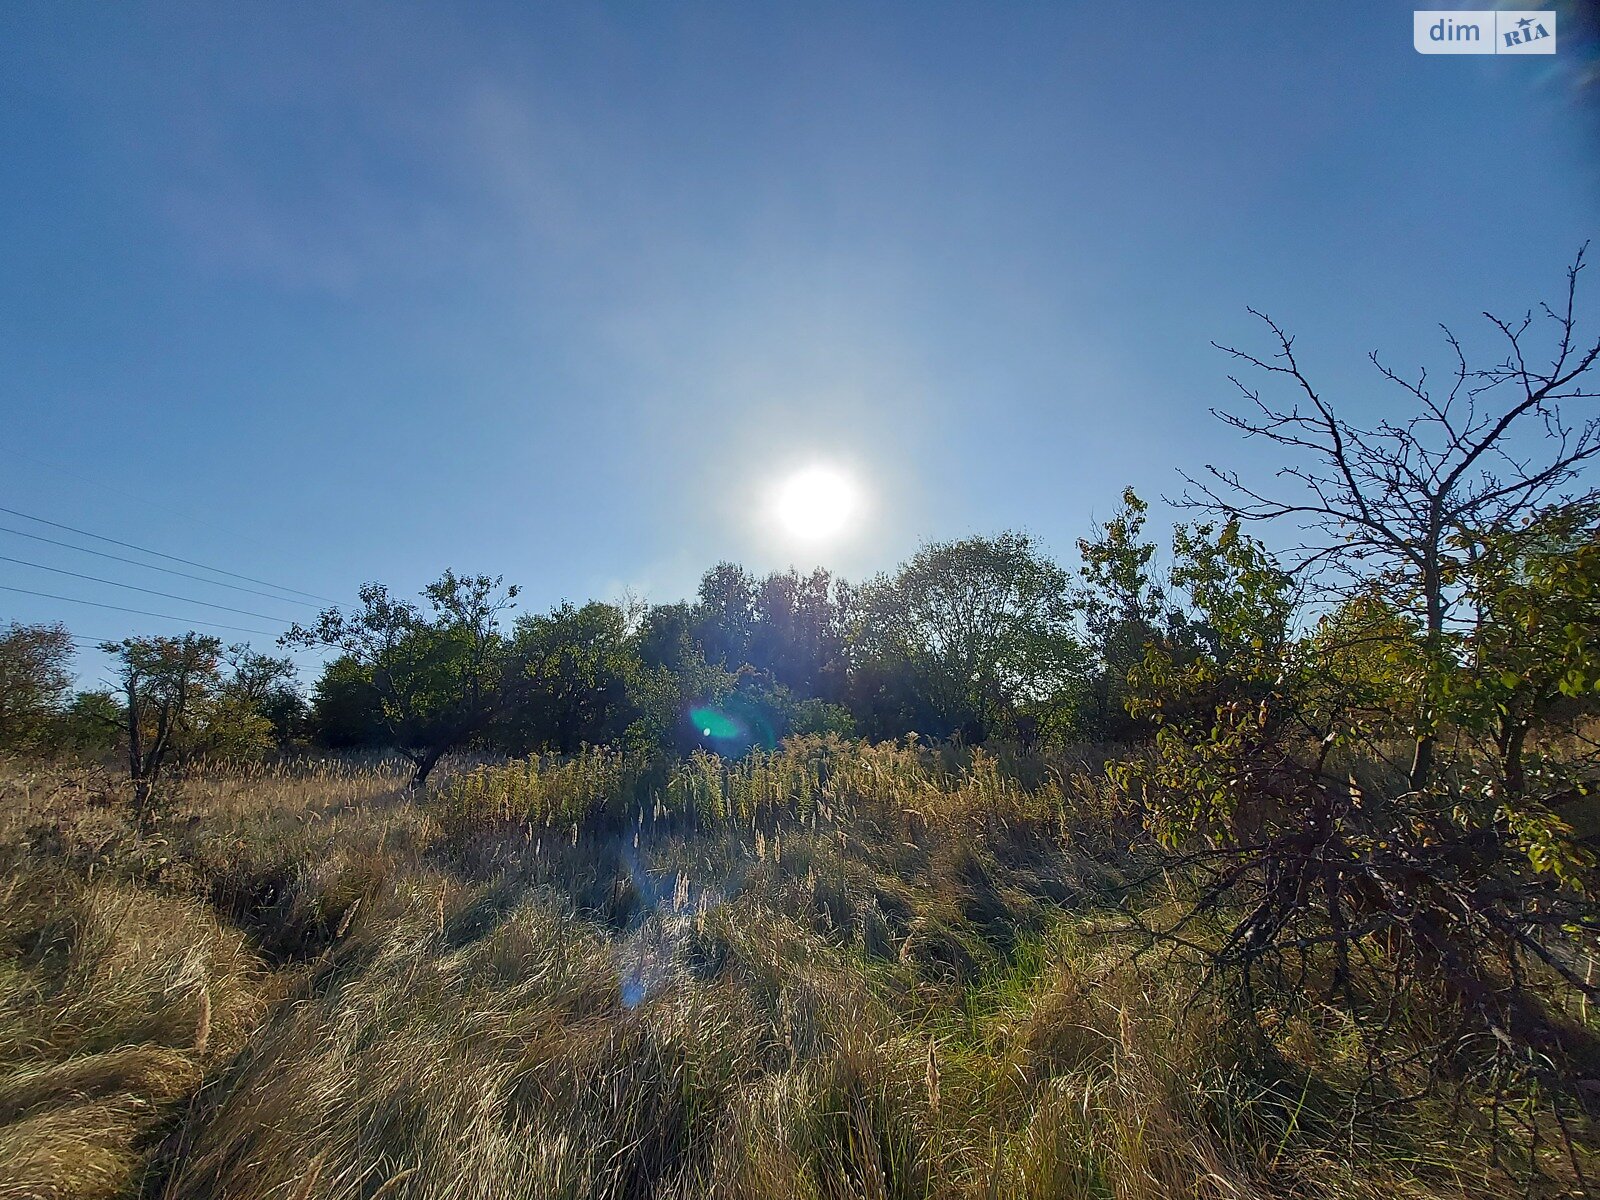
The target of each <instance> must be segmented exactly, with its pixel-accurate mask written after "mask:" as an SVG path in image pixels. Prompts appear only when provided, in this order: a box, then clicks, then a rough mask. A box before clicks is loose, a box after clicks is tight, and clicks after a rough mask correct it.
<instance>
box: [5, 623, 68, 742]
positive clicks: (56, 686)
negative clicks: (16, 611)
mask: <svg viewBox="0 0 1600 1200" xmlns="http://www.w3.org/2000/svg"><path fill="white" fill-rule="evenodd" d="M71 661H72V636H71V634H69V633H68V632H67V628H66V626H65V625H59V624H57V625H21V624H18V623H17V622H15V621H13V622H12V623H11V624H10V625H8V626H6V627H5V628H4V629H0V751H4V752H7V753H12V754H29V755H32V754H42V753H47V752H48V751H49V750H50V749H51V748H52V745H53V743H54V741H55V735H56V728H55V726H56V722H57V720H58V719H59V717H60V715H61V712H62V709H63V708H64V707H65V704H66V700H67V693H68V690H69V688H70V687H71V684H72V673H71V670H70V668H69V664H70V663H71Z"/></svg>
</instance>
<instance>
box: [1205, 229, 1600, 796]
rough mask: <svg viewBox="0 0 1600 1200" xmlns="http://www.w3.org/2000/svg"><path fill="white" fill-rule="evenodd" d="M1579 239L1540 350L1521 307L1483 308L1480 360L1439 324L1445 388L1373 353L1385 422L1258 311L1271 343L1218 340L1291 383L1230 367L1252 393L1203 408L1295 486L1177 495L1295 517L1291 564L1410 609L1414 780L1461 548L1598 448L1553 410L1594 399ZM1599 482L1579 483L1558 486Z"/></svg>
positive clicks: (1425, 753)
mask: <svg viewBox="0 0 1600 1200" xmlns="http://www.w3.org/2000/svg"><path fill="white" fill-rule="evenodd" d="M1586 251H1587V246H1585V247H1584V249H1583V250H1580V251H1579V253H1578V256H1577V258H1576V260H1575V261H1574V262H1573V264H1572V266H1571V267H1570V268H1568V270H1567V287H1566V296H1565V298H1564V301H1563V302H1562V304H1561V305H1560V307H1559V308H1553V307H1551V306H1550V305H1548V304H1543V305H1541V306H1540V312H1541V314H1542V316H1543V317H1544V318H1545V320H1546V321H1547V322H1548V325H1549V328H1550V332H1551V335H1552V336H1551V339H1550V348H1549V350H1548V352H1547V356H1546V357H1545V358H1544V359H1543V361H1542V362H1540V361H1539V360H1538V359H1537V358H1536V357H1535V350H1534V348H1533V347H1532V346H1531V345H1530V344H1529V343H1530V341H1531V338H1530V331H1531V330H1532V329H1533V326H1534V317H1533V314H1532V313H1531V312H1530V313H1528V314H1525V315H1524V316H1522V317H1521V318H1520V319H1513V320H1507V319H1503V318H1500V317H1497V316H1494V315H1493V314H1489V313H1485V314H1484V315H1485V317H1487V318H1488V320H1489V322H1490V324H1491V325H1492V327H1493V328H1494V330H1495V331H1496V333H1497V336H1498V337H1499V340H1500V344H1501V347H1502V351H1503V354H1504V357H1503V358H1501V359H1500V360H1499V361H1496V362H1491V363H1488V364H1486V365H1482V366H1476V367H1475V366H1471V365H1469V363H1468V360H1467V356H1466V352H1465V350H1464V349H1463V347H1462V344H1461V342H1460V341H1459V340H1458V339H1457V338H1456V336H1455V335H1454V334H1453V333H1451V332H1450V330H1449V329H1448V328H1446V329H1445V331H1444V333H1445V341H1446V343H1447V344H1448V345H1449V347H1450V350H1451V352H1452V357H1453V360H1454V363H1453V366H1452V368H1451V370H1450V372H1449V375H1448V379H1447V382H1446V384H1445V386H1444V388H1443V389H1442V390H1439V389H1435V388H1433V387H1431V386H1430V385H1429V383H1428V374H1427V371H1426V370H1425V369H1424V370H1422V371H1420V372H1419V373H1418V374H1417V375H1416V376H1415V377H1414V378H1412V377H1402V376H1401V375H1400V374H1399V373H1398V372H1397V371H1395V370H1393V369H1391V368H1390V367H1388V366H1386V365H1385V364H1384V363H1383V362H1382V360H1380V359H1379V357H1378V356H1377V354H1376V353H1374V354H1372V355H1371V356H1370V357H1371V360H1372V363H1373V365H1374V366H1375V367H1376V368H1377V370H1378V372H1379V374H1380V376H1381V378H1383V379H1384V380H1386V381H1388V383H1390V384H1391V385H1393V386H1394V387H1396V388H1397V389H1398V390H1399V399H1400V400H1401V401H1402V402H1403V403H1404V404H1405V406H1406V408H1407V410H1408V411H1407V412H1406V415H1404V416H1401V417H1396V418H1394V419H1385V420H1380V421H1378V422H1376V423H1373V424H1368V425H1361V424H1357V423H1355V422H1353V421H1351V420H1349V419H1348V418H1346V417H1343V416H1341V415H1339V413H1338V412H1337V411H1336V410H1335V407H1334V405H1333V404H1332V403H1331V402H1330V401H1329V400H1327V399H1325V398H1324V397H1323V395H1322V394H1321V393H1320V392H1319V391H1318V390H1317V389H1316V388H1315V387H1314V386H1313V385H1312V383H1311V380H1310V378H1309V377H1308V376H1307V375H1306V374H1305V372H1304V371H1303V370H1302V369H1301V366H1300V362H1299V360H1298V359H1297V358H1296V356H1295V352H1294V339H1293V338H1292V337H1290V336H1289V335H1288V334H1287V333H1285V332H1284V331H1283V329H1281V328H1280V327H1279V326H1278V325H1277V324H1276V323H1275V322H1274V321H1272V319H1271V318H1269V317H1267V316H1265V315H1263V314H1261V313H1257V312H1256V311H1255V310H1254V309H1251V310H1250V311H1251V313H1252V315H1254V316H1257V317H1259V318H1260V320H1261V321H1262V322H1263V323H1264V324H1265V325H1266V327H1267V329H1268V330H1269V331H1270V333H1271V338H1272V342H1273V344H1274V349H1273V352H1272V356H1271V357H1270V358H1269V359H1263V358H1260V357H1257V356H1256V355H1253V354H1250V353H1247V352H1246V351H1243V350H1239V349H1235V348H1233V347H1230V346H1219V347H1218V348H1219V349H1222V350H1224V351H1225V352H1226V353H1228V354H1229V355H1231V356H1232V357H1233V358H1235V359H1237V360H1239V361H1241V362H1243V363H1245V364H1247V365H1248V366H1250V367H1252V368H1254V369H1255V370H1257V371H1259V372H1261V373H1263V374H1264V375H1265V376H1267V377H1268V378H1269V379H1275V380H1282V381H1284V382H1286V383H1287V384H1288V385H1289V387H1290V391H1291V393H1292V398H1291V399H1289V400H1288V401H1284V402H1269V401H1267V400H1265V399H1263V398H1262V395H1261V392H1260V391H1259V390H1257V389H1255V388H1252V387H1249V386H1247V385H1246V384H1245V383H1243V382H1241V381H1240V380H1239V379H1237V378H1234V379H1233V380H1232V382H1233V383H1234V384H1235V386H1236V387H1237V388H1238V389H1239V391H1240V392H1241V393H1242V394H1243V395H1244V397H1245V399H1246V400H1247V401H1248V402H1249V406H1248V407H1247V408H1246V409H1245V410H1244V411H1243V412H1240V413H1233V412H1224V411H1218V410H1213V411H1214V412H1215V413H1216V415H1217V416H1218V417H1219V418H1220V419H1221V420H1222V421H1224V422H1225V423H1226V424H1228V425H1230V426H1232V427H1233V428H1234V429H1237V430H1239V431H1240V432H1241V433H1243V434H1245V436H1247V437H1250V438H1259V439H1261V440H1263V441H1266V442H1269V443H1271V444H1272V445H1273V446H1274V447H1276V448H1277V449H1278V451H1279V452H1280V453H1282V454H1284V455H1285V456H1287V458H1288V460H1289V463H1288V465H1286V466H1284V467H1282V468H1280V469H1279V471H1278V472H1277V477H1278V478H1279V479H1281V480H1285V481H1287V482H1288V483H1291V484H1293V485H1295V487H1294V488H1293V489H1289V490H1287V491H1285V492H1283V493H1281V494H1280V493H1278V492H1276V491H1275V490H1269V489H1267V488H1265V487H1260V486H1257V485H1253V484H1247V483H1245V482H1244V481H1243V480H1242V479H1241V477H1240V476H1239V475H1238V474H1237V473H1236V472H1234V471H1226V470H1219V469H1218V468H1216V467H1207V473H1208V474H1207V476H1206V477H1204V478H1202V479H1193V478H1189V477H1186V478H1188V482H1189V484H1190V486H1191V491H1190V492H1189V494H1188V496H1187V502H1188V503H1190V504H1193V505H1197V506H1200V507H1204V508H1207V509H1210V510H1213V511H1218V512H1222V513H1224V514H1227V515H1230V516H1237V517H1238V518H1240V519H1241V520H1244V521H1249V522H1259V521H1285V520H1286V521H1288V522H1291V523H1293V524H1296V525H1298V526H1299V527H1300V528H1301V529H1302V530H1304V531H1305V533H1306V534H1307V535H1308V537H1307V540H1306V541H1305V542H1304V544H1303V545H1301V546H1300V547H1298V548H1297V549H1296V550H1295V551H1294V552H1293V553H1292V555H1291V559H1292V561H1291V562H1290V563H1289V564H1288V565H1289V567H1290V569H1291V570H1292V571H1294V572H1295V573H1296V574H1297V575H1301V576H1302V577H1304V576H1307V575H1309V574H1311V573H1313V572H1315V573H1317V574H1318V575H1319V577H1320V578H1321V579H1322V580H1323V581H1324V582H1325V584H1326V585H1327V587H1328V589H1329V590H1330V591H1331V592H1332V593H1333V594H1334V595H1335V596H1347V595H1350V594H1353V593H1355V592H1359V591H1363V590H1368V589H1371V588H1374V587H1381V588H1382V590H1383V592H1384V594H1385V596H1386V598H1387V599H1388V600H1389V602H1390V603H1392V604H1393V605H1395V607H1396V608H1397V609H1399V610H1401V611H1404V612H1409V613H1414V614H1415V615H1416V616H1417V619H1418V620H1419V622H1420V623H1421V626H1422V633H1423V647H1424V650H1425V655H1424V668H1425V669H1424V671H1423V673H1422V675H1421V677H1420V678H1419V679H1418V680H1417V681H1416V691H1415V694H1414V696H1413V697H1412V702H1411V706H1410V707H1411V712H1410V714H1409V723H1410V725H1411V733H1412V736H1413V739H1414V748H1413V752H1412V756H1411V763H1410V766H1409V769H1408V771H1407V774H1408V777H1409V780H1410V785H1411V787H1412V788H1413V789H1414V790H1418V791H1420V790H1423V789H1425V788H1427V787H1428V786H1429V785H1430V784H1431V783H1432V781H1433V778H1434V770H1435V760H1436V755H1437V746H1438V733H1439V725H1440V718H1441V715H1442V714H1441V712H1440V709H1439V705H1438V703H1437V699H1438V690H1439V685H1440V683H1441V681H1442V680H1443V679H1444V678H1445V677H1447V676H1448V675H1449V673H1450V671H1451V670H1452V665H1451V646H1450V645H1449V635H1450V632H1451V630H1452V624H1453V619H1454V617H1455V614H1456V612H1457V610H1458V607H1459V606H1460V603H1461V601H1462V600H1463V598H1464V594H1463V591H1462V589H1461V588H1460V586H1459V582H1460V579H1461V567H1462V565H1463V555H1468V554H1470V551H1471V549H1472V547H1474V546H1476V545H1479V544H1480V543H1481V540H1482V539H1483V538H1486V537H1487V538H1491V539H1504V538H1506V537H1509V536H1512V535H1513V534H1514V533H1515V532H1516V531H1517V530H1518V529H1519V528H1520V527H1522V526H1523V525H1524V523H1525V520H1526V519H1527V518H1529V517H1530V516H1531V515H1533V514H1534V513H1536V512H1537V511H1539V509H1540V508H1541V507H1543V506H1544V505H1545V504H1546V503H1548V502H1550V501H1551V500H1553V499H1555V498H1558V497H1561V496H1562V494H1563V490H1564V489H1566V488H1568V487H1569V485H1572V484H1574V483H1575V482H1576V480H1577V476H1578V472H1579V470H1580V468H1581V467H1582V466H1583V465H1584V464H1585V463H1586V462H1587V461H1588V460H1589V459H1591V458H1593V457H1594V456H1595V455H1596V454H1600V420H1597V419H1596V418H1594V417H1593V416H1587V417H1585V418H1583V419H1582V420H1581V421H1578V422H1576V423H1573V422H1569V421H1567V420H1566V419H1564V417H1563V414H1562V407H1561V406H1562V404H1563V403H1564V402H1572V401H1585V400H1592V399H1595V398H1596V397H1600V391H1596V390H1595V383H1594V381H1593V376H1592V374H1591V372H1592V370H1593V368H1594V367H1595V364H1596V362H1597V361H1600V338H1597V337H1595V336H1594V335H1586V334H1584V333H1582V332H1581V331H1580V329H1579V326H1578V318H1577V315H1576V307H1575V306H1576V299H1577V289H1578V279H1579V276H1580V274H1581V273H1582V271H1583V269H1584V257H1585V252H1586ZM1595 494H1596V493H1595V492H1594V491H1593V490H1592V489H1588V490H1585V491H1584V492H1583V493H1582V495H1581V496H1579V497H1567V498H1568V499H1581V500H1592V499H1593V498H1594V497H1595Z"/></svg>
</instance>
